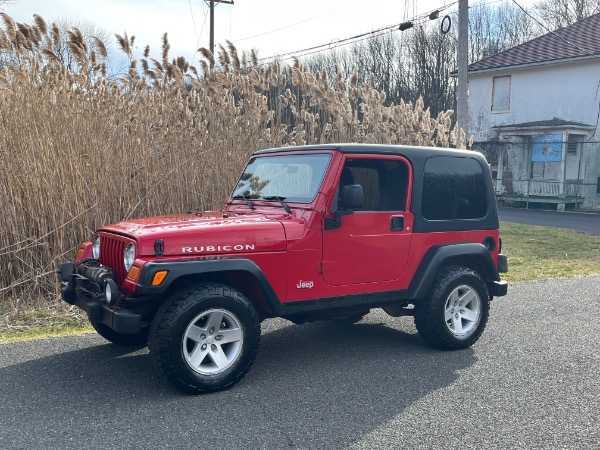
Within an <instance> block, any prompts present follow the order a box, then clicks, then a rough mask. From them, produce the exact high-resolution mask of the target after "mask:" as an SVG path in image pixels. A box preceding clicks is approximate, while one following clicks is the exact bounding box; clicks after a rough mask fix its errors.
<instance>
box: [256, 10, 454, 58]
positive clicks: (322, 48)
mask: <svg viewBox="0 0 600 450" xmlns="http://www.w3.org/2000/svg"><path fill="white" fill-rule="evenodd" d="M457 3H458V2H457V1H456V2H452V3H450V4H448V5H445V6H442V7H440V8H437V9H432V10H430V11H427V12H425V13H422V14H420V15H418V16H416V17H414V18H413V19H412V20H409V21H405V22H403V23H411V24H412V25H411V26H413V25H414V24H419V23H422V22H424V21H426V20H428V19H429V16H430V14H432V13H433V12H435V11H438V12H441V11H444V10H446V9H448V8H450V7H451V6H454V5H456V4H457ZM398 26H399V24H397V23H395V24H393V25H389V26H387V27H383V28H379V29H377V30H372V31H369V32H366V33H361V34H357V35H355V36H351V37H348V38H344V39H340V40H337V41H335V42H333V41H330V42H328V43H326V44H321V45H315V46H313V47H307V48H304V49H301V50H294V51H291V52H287V53H283V54H279V55H273V56H268V57H266V58H261V60H262V61H263V62H262V63H261V64H260V65H266V64H268V63H270V62H272V61H274V60H280V61H286V60H288V59H292V58H294V57H303V56H308V55H312V54H314V53H319V52H323V51H327V50H331V49H332V45H333V46H334V47H340V46H344V45H349V44H352V43H354V42H360V41H362V40H365V39H370V38H373V37H376V36H379V35H381V34H385V33H386V32H390V31H393V30H394V29H395V28H396V29H397V27H398Z"/></svg>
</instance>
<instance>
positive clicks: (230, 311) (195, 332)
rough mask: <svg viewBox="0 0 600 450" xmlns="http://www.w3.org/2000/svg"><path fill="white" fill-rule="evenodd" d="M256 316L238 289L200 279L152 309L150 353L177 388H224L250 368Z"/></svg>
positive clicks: (257, 332) (255, 343) (197, 390)
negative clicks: (157, 308)
mask: <svg viewBox="0 0 600 450" xmlns="http://www.w3.org/2000/svg"><path fill="white" fill-rule="evenodd" d="M259 341H260V320H259V317H258V314H257V312H256V310H255V309H254V306H253V305H252V304H251V303H250V301H249V300H248V299H247V298H246V297H245V296H244V295H243V294H241V293H240V292H238V291H236V290H235V289H232V288H230V287H228V286H225V285H222V284H217V283H203V284H200V285H197V286H194V287H191V288H188V289H185V290H183V291H180V292H179V293H176V294H175V295H174V296H173V297H171V298H170V299H169V300H168V301H167V302H165V304H163V305H162V306H161V308H160V309H159V310H158V312H157V313H156V316H155V317H154V320H153V322H152V326H151V328H150V342H149V348H150V354H151V356H152V358H153V360H154V362H155V363H156V365H157V366H158V369H159V370H160V372H162V374H163V375H164V376H165V377H166V379H167V380H168V381H169V382H171V383H172V384H174V385H175V386H176V387H177V388H179V389H181V390H183V391H185V392H188V393H193V394H202V393H207V392H215V391H220V390H224V389H228V388H230V387H231V386H233V385H234V384H235V383H237V382H238V381H240V380H241V379H242V378H243V376H244V375H245V374H246V373H247V372H248V370H249V369H250V367H251V366H252V363H253V362H254V359H255V358H256V353H257V352H258V346H259Z"/></svg>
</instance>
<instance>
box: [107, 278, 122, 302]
mask: <svg viewBox="0 0 600 450" xmlns="http://www.w3.org/2000/svg"><path fill="white" fill-rule="evenodd" d="M120 296H121V292H120V291H119V286H117V283H115V281H114V280H112V279H108V280H106V283H105V284H104V298H105V300H106V303H108V304H109V305H112V304H114V303H117V302H118V301H119V297H120Z"/></svg>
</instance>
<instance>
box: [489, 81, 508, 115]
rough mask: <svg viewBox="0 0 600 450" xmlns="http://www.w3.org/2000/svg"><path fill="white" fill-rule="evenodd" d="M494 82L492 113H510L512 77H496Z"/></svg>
mask: <svg viewBox="0 0 600 450" xmlns="http://www.w3.org/2000/svg"><path fill="white" fill-rule="evenodd" d="M492 82H493V86H492V111H495V112H506V111H510V75H508V76H504V77H494V78H493V80H492Z"/></svg>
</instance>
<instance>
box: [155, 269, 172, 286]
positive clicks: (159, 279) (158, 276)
mask: <svg viewBox="0 0 600 450" xmlns="http://www.w3.org/2000/svg"><path fill="white" fill-rule="evenodd" d="M168 273H169V271H168V270H161V271H160V272H156V274H155V275H154V279H153V280H152V286H160V284H161V283H162V282H163V281H164V279H165V277H166V276H167V274H168Z"/></svg>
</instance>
